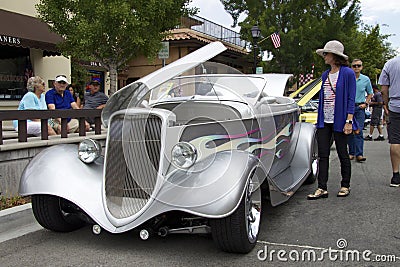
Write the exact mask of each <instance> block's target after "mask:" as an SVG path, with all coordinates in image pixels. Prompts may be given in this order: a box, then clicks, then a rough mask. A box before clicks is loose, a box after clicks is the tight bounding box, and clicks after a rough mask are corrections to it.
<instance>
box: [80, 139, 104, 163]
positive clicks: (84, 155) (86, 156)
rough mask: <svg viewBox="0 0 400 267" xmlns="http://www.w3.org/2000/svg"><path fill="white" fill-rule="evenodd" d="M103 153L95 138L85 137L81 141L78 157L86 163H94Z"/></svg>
mask: <svg viewBox="0 0 400 267" xmlns="http://www.w3.org/2000/svg"><path fill="white" fill-rule="evenodd" d="M100 155H101V146H100V144H99V143H98V142H97V141H95V140H93V139H85V140H83V141H82V142H80V143H79V147H78V157H79V159H80V160H82V161H83V162H84V163H92V162H93V161H95V160H96V159H97V158H98V157H100Z"/></svg>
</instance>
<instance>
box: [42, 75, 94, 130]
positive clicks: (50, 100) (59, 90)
mask: <svg viewBox="0 0 400 267" xmlns="http://www.w3.org/2000/svg"><path fill="white" fill-rule="evenodd" d="M67 84H68V80H67V77H66V76H65V75H57V76H56V79H55V81H54V83H53V85H54V88H52V89H51V90H49V91H47V93H46V103H47V107H48V109H71V108H73V109H79V107H78V105H77V104H76V102H75V100H74V98H73V97H72V95H71V93H70V91H69V90H66V88H67ZM50 125H51V126H52V127H53V129H54V130H55V131H56V132H57V133H61V119H60V118H54V119H52V120H51V121H50ZM85 126H86V130H89V125H88V124H87V125H85ZM78 128H79V121H78V120H77V119H71V118H68V125H67V129H68V133H74V132H76V131H77V130H78Z"/></svg>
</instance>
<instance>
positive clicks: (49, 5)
mask: <svg viewBox="0 0 400 267" xmlns="http://www.w3.org/2000/svg"><path fill="white" fill-rule="evenodd" d="M190 2H191V0H147V1H143V0H41V1H40V3H39V4H38V5H37V6H36V8H37V10H38V13H39V18H41V19H42V20H43V21H44V22H46V23H48V24H49V25H50V28H51V29H52V30H53V31H54V32H56V33H58V34H60V35H61V36H63V37H64V38H65V41H64V42H62V43H61V44H60V46H59V47H60V50H61V52H62V53H63V54H64V55H67V56H71V57H72V58H75V59H80V60H88V61H98V62H100V63H101V64H102V66H104V67H105V68H106V69H107V70H108V71H109V72H110V84H111V86H110V93H111V94H112V93H114V92H115V91H116V89H117V72H118V70H119V69H121V68H122V67H123V66H124V65H125V64H126V63H127V62H128V61H129V60H131V59H132V58H134V57H135V56H137V55H139V54H144V55H145V56H147V57H149V58H153V57H155V55H156V54H157V51H158V50H159V49H160V47H161V41H162V40H163V38H164V37H165V36H166V35H167V34H168V33H167V31H168V30H170V29H173V28H174V27H175V26H177V25H179V19H180V18H181V17H182V16H184V15H187V14H189V13H194V12H196V9H193V8H189V7H188V4H189V3H190Z"/></svg>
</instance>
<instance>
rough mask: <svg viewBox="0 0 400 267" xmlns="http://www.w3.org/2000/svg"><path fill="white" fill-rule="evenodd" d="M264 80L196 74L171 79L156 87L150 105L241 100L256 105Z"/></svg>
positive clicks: (239, 76)
mask: <svg viewBox="0 0 400 267" xmlns="http://www.w3.org/2000/svg"><path fill="white" fill-rule="evenodd" d="M264 85H265V80H264V79H263V78H261V77H249V76H245V75H236V74H234V75H230V74H226V75H221V74H218V75H194V76H184V77H178V78H175V79H172V80H169V81H167V82H165V83H163V84H161V85H160V86H158V87H156V88H154V89H153V90H152V91H151V94H150V100H149V103H150V104H156V103H160V102H165V101H185V100H202V101H207V100H210V101H215V100H218V101H224V100H228V101H238V102H244V103H248V104H254V103H255V102H256V101H257V99H258V97H259V96H260V94H261V92H262V89H263V88H264Z"/></svg>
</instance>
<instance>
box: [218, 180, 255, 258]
mask: <svg viewBox="0 0 400 267" xmlns="http://www.w3.org/2000/svg"><path fill="white" fill-rule="evenodd" d="M260 222H261V189H260V184H259V181H258V179H257V177H256V176H255V175H253V177H252V178H251V179H250V180H249V182H248V184H247V186H246V190H245V192H244V195H243V197H242V199H241V201H240V204H239V206H238V207H237V209H236V210H235V211H234V212H233V213H232V214H231V215H229V216H228V217H225V218H221V219H213V220H211V221H210V225H211V233H212V237H213V240H214V242H215V243H216V245H217V246H218V247H219V248H220V249H221V250H223V251H226V252H233V253H248V252H250V251H251V250H252V249H253V248H254V246H255V245H256V243H257V238H258V233H259V230H260Z"/></svg>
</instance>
